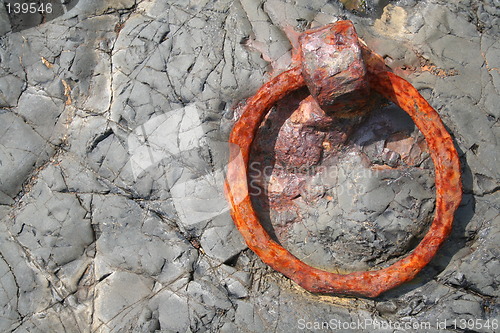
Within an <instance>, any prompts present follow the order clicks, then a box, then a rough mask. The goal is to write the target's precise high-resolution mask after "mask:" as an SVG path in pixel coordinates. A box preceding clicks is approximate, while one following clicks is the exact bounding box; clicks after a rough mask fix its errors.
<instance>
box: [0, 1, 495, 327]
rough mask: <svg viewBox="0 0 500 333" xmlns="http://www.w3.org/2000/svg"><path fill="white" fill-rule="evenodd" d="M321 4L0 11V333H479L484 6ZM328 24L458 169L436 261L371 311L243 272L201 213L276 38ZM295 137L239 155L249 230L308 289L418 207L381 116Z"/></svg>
mask: <svg viewBox="0 0 500 333" xmlns="http://www.w3.org/2000/svg"><path fill="white" fill-rule="evenodd" d="M343 2H344V3H345V7H344V6H343V5H342V4H340V3H339V2H331V1H326V0H318V1H297V2H296V3H294V4H292V3H290V2H288V1H281V0H268V1H259V0H241V1H176V2H170V1H156V0H153V1H146V0H144V1H140V0H114V1H104V2H103V1H94V0H79V1H71V0H70V1H62V2H61V5H60V6H59V7H57V10H58V12H57V13H54V15H52V16H50V15H49V16H47V17H46V19H45V21H43V20H40V18H39V17H38V16H37V17H34V18H33V19H32V20H31V21H23V22H24V23H23V24H21V23H22V22H21V21H19V18H13V17H9V15H8V13H7V9H6V7H5V8H4V7H1V10H0V34H1V37H0V38H1V39H0V129H1V131H0V133H2V134H1V136H0V218H1V224H0V282H1V283H0V318H1V319H0V331H2V332H16V333H20V332H197V331H201V332H204V331H213V332H266V331H275V332H282V331H283V332H285V331H286V332H302V331H306V330H310V331H316V330H317V331H321V330H322V329H323V330H334V329H339V330H341V331H353V332H355V331H370V332H373V331H381V332H382V331H383V332H399V331H405V330H406V331H408V330H409V329H414V330H415V331H422V332H438V331H442V329H446V330H448V331H474V332H494V331H498V326H494V325H500V323H499V320H500V305H499V303H498V297H499V296H500V292H499V289H498V284H499V276H500V262H499V259H498V258H499V257H500V253H499V248H498V244H499V242H500V217H499V210H500V197H499V191H498V190H499V189H500V175H499V169H498V165H499V154H500V149H499V148H498V146H499V145H500V142H499V137H500V135H499V134H500V126H499V117H500V111H499V110H500V109H499V108H498V105H500V93H499V91H500V71H499V68H500V41H499V40H500V28H499V27H500V4H499V2H498V1H496V0H481V1H479V0H475V1H469V0H461V1H454V2H450V1H441V0H428V1H419V2H417V1H411V0H400V1H374V0H373V1H343ZM56 14H57V15H56ZM339 18H347V19H350V20H352V21H353V22H354V24H355V26H356V29H357V31H358V34H359V35H360V36H361V38H363V40H365V41H366V43H367V44H368V45H369V46H370V47H371V48H372V49H373V50H375V51H376V52H377V53H379V54H380V55H382V56H384V57H385V60H386V62H387V64H388V65H389V66H390V67H391V68H392V69H393V71H394V72H395V73H397V74H398V75H401V76H402V77H404V78H406V79H407V80H409V81H410V82H411V83H412V84H413V85H414V86H415V87H417V88H418V89H419V90H420V91H421V93H422V94H423V95H424V97H425V98H427V100H428V101H429V102H430V103H431V105H433V106H434V108H435V109H436V110H437V111H438V112H439V114H440V115H441V117H442V119H443V121H444V123H445V125H446V126H447V128H448V129H449V131H450V133H451V134H452V135H453V137H454V139H455V142H456V146H457V148H458V150H459V154H460V156H461V162H462V165H463V183H464V192H465V194H464V200H463V202H462V205H461V207H460V208H459V210H458V212H457V215H456V219H455V223H454V227H453V231H452V234H451V236H450V238H449V240H448V241H447V242H446V243H445V245H444V246H443V248H442V249H441V250H440V251H439V253H438V257H436V258H435V259H434V260H433V261H432V262H431V264H430V265H429V266H428V267H426V269H424V271H423V272H422V273H421V274H419V275H418V277H417V278H416V279H415V280H413V281H411V282H410V283H407V284H405V285H403V286H401V287H399V288H397V289H395V290H392V291H389V292H388V293H386V294H384V295H382V296H381V297H379V298H376V299H364V298H346V297H341V296H336V295H312V294H309V293H307V292H305V291H304V290H302V289H300V288H299V287H297V286H295V285H294V284H293V283H292V282H290V281H289V280H288V279H286V278H285V277H283V276H282V275H280V274H278V273H276V272H274V271H273V270H272V269H270V268H269V267H267V266H265V265H264V264H263V263H262V262H261V261H260V260H259V258H258V257H256V256H255V255H254V254H253V253H252V252H251V251H249V250H248V249H247V248H246V246H245V244H244V243H243V241H242V238H241V236H240V234H239V232H238V230H237V229H236V228H235V227H234V225H233V222H232V220H231V218H230V216H229V212H228V207H227V203H226V201H225V198H224V195H223V180H224V165H225V163H226V162H227V155H228V153H227V152H228V147H227V144H225V140H227V137H228V134H229V131H230V130H231V127H232V124H233V123H234V119H235V118H236V117H237V106H238V103H241V102H242V101H244V99H245V98H247V97H249V96H250V95H252V93H253V92H255V91H256V90H257V89H258V87H259V86H260V85H261V84H263V83H264V82H265V81H266V80H268V79H269V77H270V74H269V73H270V70H271V67H272V69H273V73H274V74H276V73H279V71H280V69H282V68H285V67H286V66H287V64H288V63H289V61H290V59H291V54H290V50H291V45H290V43H289V42H288V40H287V38H286V35H285V33H284V31H285V30H286V27H287V26H292V27H293V28H294V29H296V30H304V29H305V28H309V27H311V26H319V25H323V24H327V23H330V22H333V21H336V20H338V19H339ZM16 20H17V21H16ZM42 22H43V23H42ZM257 49H259V51H257ZM267 60H269V61H267ZM281 108H283V107H281ZM278 109H279V108H277V109H276V110H278ZM276 110H275V111H276ZM275 111H273V112H275ZM285 111H286V110H285ZM288 111H289V112H290V115H292V114H291V113H292V111H293V110H288ZM302 116H304V114H302V115H301V114H295V115H294V116H293V117H282V119H277V120H278V122H279V121H281V125H283V126H278V125H277V124H276V123H274V124H273V123H269V127H267V128H264V129H262V130H261V133H260V139H259V140H260V141H258V142H257V143H256V145H255V147H254V149H255V150H256V154H255V160H256V161H258V162H259V163H260V167H266V166H270V168H268V169H266V171H268V173H262V174H261V177H260V178H258V187H257V188H259V189H261V190H263V191H262V195H260V196H259V195H256V197H255V198H254V199H255V205H256V206H257V207H259V208H260V212H261V215H262V222H263V223H264V224H265V225H266V227H268V228H269V230H270V231H271V232H273V233H274V234H275V237H276V238H277V239H279V240H280V241H281V242H282V243H283V245H285V246H286V247H287V248H288V249H289V250H290V251H292V252H293V253H294V254H296V255H297V256H299V257H301V259H303V260H304V261H306V262H309V263H311V264H314V265H316V266H318V267H323V268H325V269H332V270H339V271H344V270H345V271H349V270H356V269H363V270H364V269H371V268H377V267H383V266H384V265H386V264H388V263H390V262H391V261H392V260H395V259H397V258H399V257H400V256H404V255H405V254H406V253H408V251H409V250H411V248H412V247H413V246H414V245H415V242H416V241H418V239H419V237H421V235H422V233H423V232H425V230H426V229H425V228H426V226H427V223H428V221H429V218H430V217H431V216H432V213H433V207H434V206H433V200H434V194H433V193H434V187H433V171H432V162H431V161H429V158H428V156H427V153H426V145H425V141H422V138H421V135H420V134H419V132H418V130H416V129H415V128H414V126H413V124H412V123H411V121H410V120H409V119H408V117H407V116H406V115H405V114H404V113H403V112H402V111H400V110H399V109H398V108H396V107H394V106H392V105H386V104H383V105H382V106H381V107H379V108H378V109H377V110H375V111H374V112H373V113H372V114H371V115H370V116H369V118H368V119H367V120H364V121H363V122H361V123H359V124H355V130H353V131H351V132H349V134H348V135H345V133H344V132H343V131H341V130H338V131H337V132H335V131H333V132H328V133H326V132H325V131H322V130H318V129H316V130H315V131H309V132H307V131H305V130H304V127H300V126H298V125H297V124H300V123H301V121H302V120H304V119H302V118H300V117H302ZM272 117H273V116H272V115H270V116H269V118H268V120H269V119H271V120H272V119H273V118H272ZM278 118H279V117H278ZM302 123H303V122H302ZM338 125H340V127H338V128H342V126H343V125H345V126H347V124H338ZM266 130H267V132H266ZM284 130H288V131H289V135H291V136H292V137H294V138H295V139H296V142H297V143H298V144H297V145H294V146H293V147H294V148H296V149H295V150H294V151H293V152H290V151H285V150H283V149H285V148H286V147H287V142H286V140H284V139H285V138H287V136H283V135H282V134H283V133H281V134H280V131H284ZM273 131H274V132H273ZM304 131H305V132H304ZM285 134H286V133H285ZM293 135H295V136H293ZM280 140H281V141H280ZM273 141H274V142H275V144H276V146H274V145H270V144H269V143H270V142H273ZM266 143H268V144H266ZM301 143H302V144H304V145H301ZM288 146H289V145H288ZM275 147H276V148H277V149H274V148H275ZM304 147H306V148H310V149H304ZM280 154H281V155H280ZM294 154H295V155H294ZM301 154H302V155H301ZM266 156H267V157H269V156H271V157H274V156H277V157H278V159H280V161H282V162H283V163H281V165H285V166H286V164H287V163H292V164H293V163H295V164H297V165H300V164H301V163H299V162H298V161H301V160H300V158H303V157H304V156H306V157H307V158H306V160H307V161H311V160H313V163H311V165H308V166H307V167H308V168H309V169H307V170H310V169H313V172H305V171H304V170H293V169H291V168H288V169H287V168H282V169H279V168H276V163H275V162H276V161H268V160H266ZM280 156H281V157H280ZM294 161H295V162H294ZM266 163H267V164H266ZM313 166H314V168H316V169H314V168H311V167H313ZM285 180H286V181H285ZM376 325H379V326H376ZM391 325H392V326H391ZM495 327H496V329H495Z"/></svg>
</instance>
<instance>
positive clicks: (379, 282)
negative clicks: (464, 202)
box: [225, 66, 462, 297]
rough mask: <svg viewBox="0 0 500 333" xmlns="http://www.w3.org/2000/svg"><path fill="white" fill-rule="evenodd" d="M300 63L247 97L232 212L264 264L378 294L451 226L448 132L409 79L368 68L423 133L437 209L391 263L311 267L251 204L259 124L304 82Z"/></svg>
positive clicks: (324, 288) (337, 287) (377, 86)
mask: <svg viewBox="0 0 500 333" xmlns="http://www.w3.org/2000/svg"><path fill="white" fill-rule="evenodd" d="M302 71H303V70H302V67H301V66H297V67H294V68H292V69H290V70H288V71H286V72H283V73H282V74H280V75H278V76H277V77H275V78H273V79H271V80H270V81H269V82H267V83H265V84H264V85H263V86H262V87H261V88H260V89H259V90H258V91H257V93H256V94H255V95H254V96H252V97H251V98H249V99H248V100H247V103H246V105H245V107H244V109H243V112H242V115H241V118H240V119H239V120H238V121H237V122H236V124H235V125H234V128H233V130H232V132H231V134H230V138H229V143H230V163H229V164H228V169H227V178H226V183H225V192H226V197H227V199H228V201H229V203H230V207H231V215H232V218H233V220H234V223H235V225H236V226H237V228H238V229H239V231H240V232H241V234H242V236H243V238H244V239H245V241H246V243H247V245H248V247H249V248H250V249H251V250H252V251H253V252H255V253H256V254H257V255H258V256H259V257H260V258H261V259H262V261H264V262H265V263H266V264H268V265H269V266H271V267H272V268H273V269H275V270H276V271H279V272H281V273H282V274H283V275H285V276H287V277H288V278H290V279H292V280H293V281H295V282H296V283H298V284H299V285H300V286H302V287H303V288H304V289H306V290H308V291H310V292H315V293H336V294H344V295H355V296H366V297H376V296H378V295H380V294H381V293H383V292H385V291H387V290H389V289H391V288H394V287H396V286H398V285H400V284H402V283H404V282H407V281H409V280H411V279H413V278H414V277H415V275H417V273H418V272H419V271H420V270H421V269H422V268H423V267H424V266H426V265H427V264H428V263H429V262H430V261H431V259H432V258H433V257H434V255H435V254H436V252H437V251H438V249H439V247H440V246H441V244H442V243H443V241H444V240H445V238H446V237H447V236H448V234H449V233H450V231H451V228H452V223H453V218H454V213H455V211H456V209H457V208H458V206H459V204H460V202H461V198H462V183H461V176H460V164H459V158H458V154H457V151H456V149H455V147H454V145H453V140H452V138H451V136H450V134H449V133H448V132H447V131H446V128H445V127H444V125H443V123H442V121H441V119H440V117H439V115H438V113H437V112H436V111H435V110H434V109H433V108H432V106H431V105H430V104H429V103H428V102H427V101H426V100H425V99H424V98H423V97H422V96H421V95H420V94H419V93H418V91H417V90H416V89H415V88H414V87H413V86H412V85H411V84H410V83H408V82H407V81H406V80H404V79H402V78H400V77H398V76H397V75H395V74H393V73H391V72H388V71H372V72H369V73H368V81H369V84H370V87H371V88H372V89H373V90H375V91H376V92H378V93H379V94H381V95H382V96H383V97H385V98H387V99H389V100H391V101H392V102H394V103H395V104H397V105H398V106H399V107H400V108H402V109H403V110H404V111H406V112H407V113H408V114H409V115H410V116H411V118H412V119H413V121H414V123H415V124H416V126H417V127H418V128H419V130H420V131H421V132H422V134H423V135H424V137H425V140H426V141H427V144H428V146H429V150H430V155H431V158H432V160H433V162H434V167H435V175H436V176H435V177H436V179H435V186H436V210H435V215H434V220H433V222H432V224H431V226H430V228H429V230H428V232H427V234H426V235H425V236H424V237H423V239H422V240H421V242H420V243H419V244H418V245H417V247H416V248H415V249H414V250H413V251H412V252H411V253H410V254H409V255H408V256H406V257H405V258H403V259H401V260H399V261H397V262H396V263H394V264H392V265H391V266H389V267H386V268H383V269H380V270H375V271H364V272H352V273H349V274H336V273H331V272H327V271H324V270H320V269H317V268H314V267H311V266H309V265H307V264H305V263H304V262H302V261H301V260H299V259H298V258H296V257H295V256H294V255H292V254H291V253H290V252H289V251H287V250H286V249H285V248H283V247H282V246H281V245H280V244H278V243H277V242H275V241H274V240H273V239H272V238H271V237H270V236H269V234H268V233H267V232H266V231H265V230H264V228H263V227H262V225H261V223H260V222H259V219H258V217H257V215H256V213H255V211H254V209H253V207H252V203H251V200H250V196H249V192H248V183H247V171H246V170H247V167H248V162H249V154H250V149H251V145H252V142H253V140H254V138H255V135H256V132H257V129H258V127H259V125H260V124H261V122H262V121H263V119H264V117H265V115H266V114H267V112H268V111H269V110H270V109H271V108H272V106H273V105H274V104H275V103H276V102H277V101H278V100H280V99H282V98H283V97H284V96H286V95H287V94H288V93H290V92H291V91H294V90H296V89H298V88H301V87H303V86H304V85H305V80H304V77H303V72H302Z"/></svg>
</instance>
